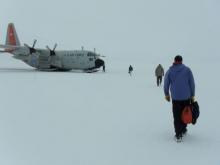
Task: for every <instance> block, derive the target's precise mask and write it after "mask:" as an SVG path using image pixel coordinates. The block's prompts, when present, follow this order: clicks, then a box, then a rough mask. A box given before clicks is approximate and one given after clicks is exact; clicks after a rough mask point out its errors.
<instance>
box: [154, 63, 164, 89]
mask: <svg viewBox="0 0 220 165" xmlns="http://www.w3.org/2000/svg"><path fill="white" fill-rule="evenodd" d="M155 76H156V77H157V86H160V85H161V83H162V78H163V76H164V69H163V67H162V65H161V64H159V65H158V66H157V67H156V69H155Z"/></svg>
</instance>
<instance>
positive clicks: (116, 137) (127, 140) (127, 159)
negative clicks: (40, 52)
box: [0, 54, 220, 165]
mask: <svg viewBox="0 0 220 165" xmlns="http://www.w3.org/2000/svg"><path fill="white" fill-rule="evenodd" d="M183 57H184V56H183ZM172 58H173V57H169V58H164V59H165V60H164V61H163V62H161V63H162V65H163V66H164V67H165V69H166V70H167V68H168V67H169V65H170V64H171V63H172ZM207 59H208V58H207ZM184 60H185V61H186V62H185V63H186V65H188V66H190V67H191V69H192V71H193V73H194V77H195V82H196V98H197V100H198V102H199V104H200V110H201V116H200V118H199V119H198V123H197V124H196V125H195V126H192V125H190V126H189V127H188V135H187V136H186V137H185V138H184V141H183V143H176V142H175V141H174V139H173V136H174V130H173V118H172V112H171V103H168V102H166V101H165V100H164V95H163V88H162V87H159V88H158V87H156V80H155V77H154V69H155V67H156V65H157V64H158V63H156V61H155V60H153V58H150V60H149V58H148V60H138V59H133V61H132V63H131V64H132V65H133V66H134V73H133V76H129V75H128V73H127V69H128V66H129V64H130V62H131V61H129V59H123V60H114V59H111V58H110V57H108V59H107V61H108V62H107V68H106V69H107V72H106V73H102V72H97V73H93V74H86V73H78V72H39V71H36V70H33V69H32V68H30V67H28V66H27V65H26V64H23V63H22V62H20V61H18V60H15V59H13V58H11V57H10V56H9V55H7V54H1V55H0V100H1V104H0V164H2V165H61V164H63V165H146V164H149V165H161V164H164V165H176V164H178V165H186V164H188V165H191V164H199V165H208V164H209V165H218V164H220V157H219V153H220V132H219V129H218V126H219V125H220V120H219V116H220V111H219V107H220V101H219V98H218V97H219V91H220V90H219V84H220V79H219V78H218V68H217V67H218V65H219V64H220V62H219V58H216V59H209V60H206V59H200V60H198V59H190V58H185V59H184Z"/></svg>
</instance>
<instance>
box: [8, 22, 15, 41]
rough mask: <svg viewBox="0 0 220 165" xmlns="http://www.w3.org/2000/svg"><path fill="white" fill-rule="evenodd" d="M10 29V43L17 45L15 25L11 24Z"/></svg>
mask: <svg viewBox="0 0 220 165" xmlns="http://www.w3.org/2000/svg"><path fill="white" fill-rule="evenodd" d="M8 28H9V31H8V41H9V44H10V45H16V38H15V32H14V29H13V25H9V27H8Z"/></svg>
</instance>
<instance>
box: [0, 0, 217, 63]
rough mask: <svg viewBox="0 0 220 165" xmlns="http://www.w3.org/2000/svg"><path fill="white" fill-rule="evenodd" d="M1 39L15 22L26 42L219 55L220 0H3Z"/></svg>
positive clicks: (124, 53)
mask: <svg viewBox="0 0 220 165" xmlns="http://www.w3.org/2000/svg"><path fill="white" fill-rule="evenodd" d="M0 15H1V24H0V34H1V35H0V36H1V40H0V41H1V43H4V42H5V35H6V28H7V24H8V23H9V22H14V24H15V26H16V30H17V33H18V35H19V38H20V40H21V42H22V43H23V42H25V43H28V44H32V42H33V39H35V38H36V39H37V40H38V43H37V47H45V45H47V44H48V45H49V46H51V47H52V46H53V44H54V43H55V42H56V43H58V49H80V48H81V46H82V45H83V46H84V47H85V48H87V49H91V50H92V49H93V48H94V47H96V49H97V50H98V51H99V52H100V53H102V54H105V55H106V56H108V57H112V58H115V57H135V58H136V57H138V58H140V59H142V58H145V59H146V57H148V56H151V57H157V58H159V59H160V58H161V59H162V57H169V56H171V57H172V58H173V56H174V55H176V54H182V55H183V56H188V57H191V56H198V57H201V58H202V57H204V58H206V57H210V56H213V57H214V58H216V57H217V56H219V53H220V46H219V43H220V31H219V29H220V21H219V15H220V1H219V0H166V1H165V0H62V1H60V0H56V1H54V0H37V1H36V0H19V1H18V0H1V10H0Z"/></svg>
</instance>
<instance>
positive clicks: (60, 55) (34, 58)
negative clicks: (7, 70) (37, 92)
mask: <svg viewBox="0 0 220 165" xmlns="http://www.w3.org/2000/svg"><path fill="white" fill-rule="evenodd" d="M12 54H14V56H13V57H14V58H16V59H20V60H22V61H24V62H25V63H26V64H28V65H30V66H32V67H34V68H37V69H41V70H43V69H45V70H46V69H55V70H56V69H57V70H72V69H81V70H92V69H96V68H99V67H101V66H103V65H104V61H103V60H102V59H100V58H97V56H98V55H97V54H96V53H94V52H91V51H86V50H73V51H56V52H55V54H54V55H51V53H50V51H49V50H44V49H42V50H41V49H37V51H36V52H35V53H32V54H28V55H25V53H23V52H19V50H17V51H15V52H13V53H12Z"/></svg>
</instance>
